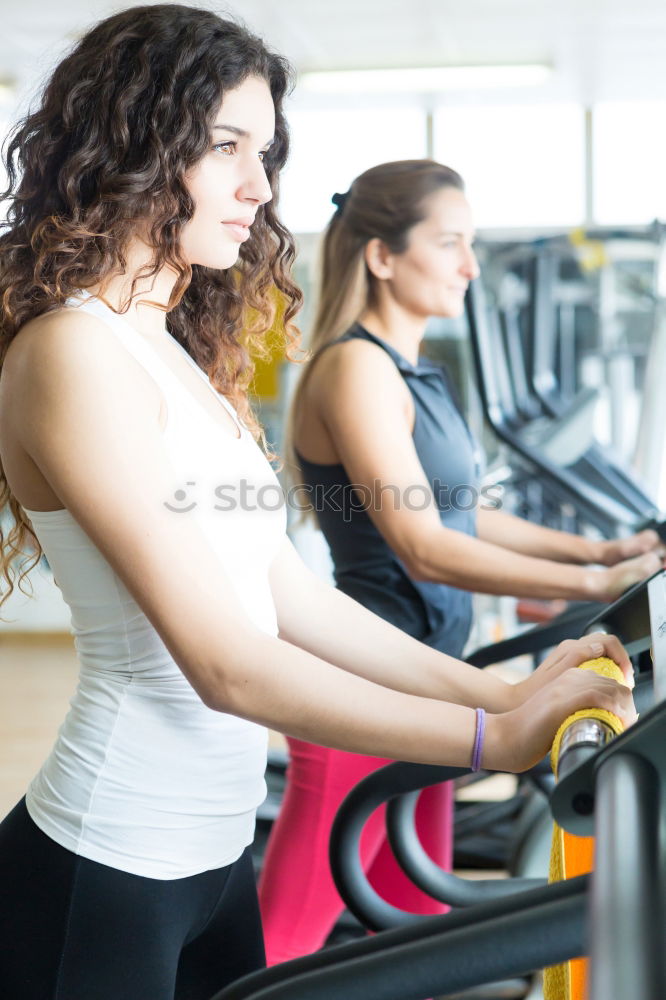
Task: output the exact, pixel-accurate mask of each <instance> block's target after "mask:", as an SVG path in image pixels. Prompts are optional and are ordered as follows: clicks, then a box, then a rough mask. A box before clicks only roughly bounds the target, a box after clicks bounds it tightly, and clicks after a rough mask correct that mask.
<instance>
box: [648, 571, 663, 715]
mask: <svg viewBox="0 0 666 1000" xmlns="http://www.w3.org/2000/svg"><path fill="white" fill-rule="evenodd" d="M648 600H649V603H650V631H651V635H652V669H653V679H654V701H655V704H658V703H659V702H662V701H666V571H663V572H661V573H659V574H657V575H656V576H653V577H652V579H651V580H650V581H649V583H648Z"/></svg>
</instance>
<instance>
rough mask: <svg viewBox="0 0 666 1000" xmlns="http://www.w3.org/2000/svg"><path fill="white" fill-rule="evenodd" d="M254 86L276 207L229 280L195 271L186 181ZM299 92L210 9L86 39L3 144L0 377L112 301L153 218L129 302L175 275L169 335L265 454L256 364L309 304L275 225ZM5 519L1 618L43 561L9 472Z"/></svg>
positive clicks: (263, 51)
mask: <svg viewBox="0 0 666 1000" xmlns="http://www.w3.org/2000/svg"><path fill="white" fill-rule="evenodd" d="M250 76H258V77H260V78H262V79H264V80H265V81H266V82H267V84H268V86H269V88H270V91H271V94H272V97H273V101H274V105H275V120H276V126H275V139H274V142H273V144H272V145H271V147H270V151H269V153H268V154H267V156H266V157H265V160H264V163H265V169H266V174H267V177H268V180H269V182H270V186H271V189H272V193H273V199H272V201H270V202H268V203H267V204H265V205H263V206H261V207H260V208H259V211H258V213H257V215H256V221H255V223H254V225H253V227H252V230H251V236H250V238H249V239H248V240H247V241H246V242H245V243H243V244H242V245H241V250H240V255H239V259H238V262H237V264H236V265H235V266H234V267H232V268H230V269H229V270H226V271H218V270H213V269H211V268H206V267H202V266H199V265H194V266H190V265H189V264H188V263H187V261H186V260H185V259H184V258H183V256H182V254H181V250H180V236H181V233H182V230H183V226H184V225H185V224H186V223H187V222H188V221H189V219H191V217H192V215H193V213H194V207H195V206H194V203H193V201H192V198H191V197H190V195H189V193H188V191H187V188H186V185H185V181H184V177H185V174H186V172H187V171H188V170H189V169H190V168H191V167H192V166H193V164H195V163H196V162H197V161H198V160H199V159H200V158H201V157H202V156H203V155H204V154H205V153H206V152H207V151H208V149H209V148H210V139H211V126H212V124H213V116H214V115H215V113H216V111H217V110H218V108H219V105H220V102H221V101H222V98H223V96H224V94H225V92H227V91H229V90H233V89H234V88H236V87H238V86H239V85H240V84H241V83H242V82H243V81H244V80H245V79H247V78H248V77H250ZM291 82H292V74H291V69H290V67H289V64H288V63H287V62H286V61H285V60H284V59H283V58H282V57H280V56H278V55H276V54H275V53H273V52H271V51H270V50H269V49H268V48H267V47H266V46H265V45H264V43H263V42H262V40H261V39H259V38H258V37H256V36H255V35H253V34H251V33H250V32H249V31H248V30H247V29H246V28H245V27H243V26H242V25H240V24H238V23H236V22H233V21H229V20H223V19H222V18H220V17H218V16H217V15H215V14H213V13H212V12H210V11H208V10H202V9H199V8H194V7H187V6H183V5H180V4H159V5H155V6H145V7H133V8H131V9H128V10H124V11H122V12H120V13H118V14H115V15H114V16H112V17H109V18H107V19H106V20H104V21H102V22H100V23H99V24H97V25H96V26H95V27H94V28H92V29H91V30H90V31H89V32H87V33H86V34H85V35H84V37H83V38H82V39H81V40H80V41H79V42H78V44H77V45H76V47H75V48H74V49H73V51H72V52H71V53H70V54H69V55H68V56H67V57H66V58H65V59H63V60H62V62H60V64H59V65H58V66H57V67H56V69H55V71H54V72H53V74H52V75H51V77H50V79H49V80H48V82H47V83H46V85H45V87H44V90H43V94H42V96H41V102H40V106H39V107H38V108H37V110H34V111H32V112H30V113H29V114H28V115H26V117H24V118H23V119H22V120H20V121H19V122H18V123H17V124H16V125H15V126H14V128H13V129H12V131H11V132H10V134H9V136H8V138H7V141H6V147H5V150H4V161H5V165H6V169H7V173H8V178H9V186H8V189H7V191H5V192H4V194H2V195H0V197H2V198H5V199H8V201H9V209H8V214H7V221H6V223H4V224H3V226H2V232H0V369H1V366H2V362H3V361H4V357H5V354H6V351H7V348H8V346H9V344H10V343H11V341H12V339H13V338H14V337H15V336H16V333H17V332H18V330H19V329H20V328H21V327H22V326H23V325H24V324H25V323H26V322H27V321H28V320H30V319H32V318H34V317H35V316H39V315H41V314H43V313H47V312H50V311H51V310H54V309H58V308H60V307H62V305H63V304H64V303H65V301H66V299H67V298H68V297H69V296H70V295H71V294H72V293H73V292H75V291H77V290H79V289H85V288H90V287H92V286H96V285H100V284H101V286H102V287H104V282H105V279H108V278H109V277H110V276H111V275H112V274H114V273H118V272H119V271H123V270H124V269H125V266H126V259H125V252H126V250H127V247H128V245H129V241H130V238H131V237H132V235H133V234H134V233H135V231H136V227H137V223H138V222H139V221H140V220H146V219H148V221H149V223H150V240H151V242H152V247H153V262H152V264H151V265H150V266H149V267H146V268H144V269H143V270H142V271H141V272H140V273H139V274H138V275H137V276H136V278H135V280H134V282H133V285H132V289H131V293H130V299H131V294H133V293H134V291H135V286H136V282H137V281H138V280H140V279H143V278H146V277H151V276H152V275H155V274H157V272H158V271H159V270H160V269H161V268H162V267H163V266H164V265H169V266H171V267H173V268H174V269H175V271H176V272H177V273H178V278H177V281H176V283H175V286H174V289H173V292H172V295H171V299H170V301H169V303H168V306H167V309H168V313H167V329H168V330H169V332H170V333H171V334H172V335H173V336H174V338H175V339H176V340H178V341H179V343H180V344H182V346H183V347H185V349H186V350H187V351H188V352H189V353H190V355H191V356H192V357H193V358H194V360H195V361H196V362H197V363H198V364H199V365H200V366H201V367H202V368H203V369H204V371H206V372H207V373H208V375H209V377H210V379H211V382H212V383H213V385H214V386H215V388H216V389H218V390H219V391H220V392H222V393H224V394H225V395H227V396H228V397H229V398H230V399H231V400H232V401H233V402H234V404H235V405H236V407H237V408H238V411H239V413H240V415H241V417H242V418H243V419H244V421H245V423H246V424H247V425H248V427H249V428H250V429H251V431H252V432H253V434H254V436H255V437H256V438H257V439H258V440H260V441H261V442H262V443H263V444H264V445H265V440H264V438H263V433H262V431H261V428H260V426H259V424H258V421H257V419H256V417H255V416H254V414H253V412H252V407H251V404H250V401H249V399H248V389H249V387H250V385H251V381H252V376H253V371H254V365H253V358H261V357H264V356H265V354H266V346H265V341H266V336H265V335H266V332H267V331H268V330H269V329H271V327H274V326H275V325H276V323H277V325H278V326H279V329H280V334H281V336H282V339H283V346H284V348H285V349H286V350H287V352H288V354H291V351H292V349H293V347H294V346H295V344H296V342H297V331H296V329H295V327H294V325H293V322H292V321H293V317H294V316H295V314H296V312H297V311H298V308H299V307H300V304H301V293H300V291H299V290H298V288H297V287H296V285H295V284H294V283H293V282H292V280H291V278H290V270H291V265H292V262H293V259H294V255H295V249H294V242H293V239H292V237H291V235H290V233H289V232H288V231H287V230H286V229H285V228H284V226H283V225H282V224H281V223H280V221H279V219H278V217H277V214H276V204H277V195H278V177H279V172H280V169H281V167H282V166H283V165H284V163H285V161H286V158H287V153H288V146H289V137H288V130H287V124H286V121H285V118H284V112H283V101H284V98H285V96H286V94H287V93H288V91H289V90H290V87H291ZM130 299H128V301H127V305H126V306H124V308H129V305H130ZM276 315H277V316H278V319H277V320H276ZM0 508H1V509H2V511H3V512H6V511H7V509H9V511H10V513H11V515H12V516H13V522H14V523H13V524H12V526H11V530H9V532H8V534H7V535H6V536H5V535H4V534H3V531H2V525H1V524H0V572H2V574H3V575H4V579H5V580H6V581H7V582H8V584H9V591H8V592H7V593H6V594H5V595H4V597H3V598H2V601H0V605H1V604H2V603H4V601H5V600H6V599H7V598H8V597H9V595H10V594H11V592H12V591H13V589H14V583H13V576H12V562H13V560H14V558H15V556H17V555H20V554H25V553H26V550H30V554H31V555H32V554H34V553H35V552H36V554H35V555H34V558H33V560H32V561H31V562H30V564H29V566H28V567H27V569H26V570H25V572H24V573H23V574H22V575H21V576H20V579H19V588H20V584H21V581H22V580H23V578H24V577H25V576H26V575H27V574H28V573H29V572H30V570H31V569H32V568H33V566H34V565H36V563H37V562H38V561H39V559H40V558H41V555H42V549H41V546H40V545H39V542H38V540H37V539H36V538H35V536H34V534H33V533H32V531H31V525H30V523H29V521H28V520H27V519H26V515H25V514H24V512H23V510H22V508H21V506H20V505H19V503H18V502H17V500H16V499H15V497H14V496H13V495H12V493H11V491H10V489H9V486H8V483H7V479H6V476H5V474H4V470H3V469H2V466H1V465H0ZM35 546H36V548H35ZM20 589H22V588H20Z"/></svg>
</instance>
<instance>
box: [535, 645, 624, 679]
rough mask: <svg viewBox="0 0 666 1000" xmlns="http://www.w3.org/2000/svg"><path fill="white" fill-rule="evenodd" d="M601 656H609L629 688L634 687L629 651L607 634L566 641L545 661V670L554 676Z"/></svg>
mask: <svg viewBox="0 0 666 1000" xmlns="http://www.w3.org/2000/svg"><path fill="white" fill-rule="evenodd" d="M600 656H607V657H608V659H610V660H613V661H614V662H615V663H617V665H618V667H619V668H620V670H621V671H622V673H623V674H624V677H625V680H626V682H627V684H628V685H629V687H633V686H634V671H633V667H632V664H631V660H630V659H629V656H628V655H627V651H626V650H625V648H624V646H623V645H622V643H621V642H620V640H619V639H618V638H617V636H615V635H608V634H607V633H605V632H593V633H591V634H590V635H586V636H583V637H582V638H581V639H565V640H564V642H561V643H560V644H559V646H557V648H556V649H555V650H554V651H553V652H552V653H551V654H550V656H549V657H548V658H547V659H546V660H544V662H543V668H544V669H545V670H546V671H547V672H548V673H549V674H553V676H554V675H556V674H560V673H562V672H563V671H565V670H568V669H569V668H570V667H578V666H580V664H581V663H584V662H585V661H586V660H596V659H598V658H599V657H600Z"/></svg>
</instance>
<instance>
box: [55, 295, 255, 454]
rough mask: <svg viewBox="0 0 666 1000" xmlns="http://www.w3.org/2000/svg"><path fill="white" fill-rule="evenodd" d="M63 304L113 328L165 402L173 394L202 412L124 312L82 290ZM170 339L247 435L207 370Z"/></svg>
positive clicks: (180, 345) (242, 433) (241, 431)
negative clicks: (126, 317) (118, 311)
mask: <svg viewBox="0 0 666 1000" xmlns="http://www.w3.org/2000/svg"><path fill="white" fill-rule="evenodd" d="M66 305H67V307H68V308H75V309H80V310H82V311H83V312H86V313H90V314H91V315H93V316H96V317H97V318H98V319H101V320H102V321H103V322H104V323H106V324H107V326H109V327H110V328H111V329H112V330H113V332H114V333H115V335H116V336H117V337H118V339H119V340H120V341H121V342H122V344H123V346H124V347H125V348H126V349H127V350H128V351H129V353H130V354H131V355H132V357H133V358H134V359H135V360H136V361H137V362H138V363H139V364H140V365H141V366H142V368H144V369H145V370H146V371H147V372H148V374H149V375H150V377H151V378H152V379H153V381H154V382H155V383H156V385H157V386H158V387H159V389H160V390H161V391H162V393H163V394H164V397H165V399H166V401H167V404H169V403H171V402H173V400H174V397H176V398H177V400H178V402H179V403H181V404H182V403H185V405H186V406H187V407H188V409H189V410H190V411H194V412H195V413H197V414H199V413H200V412H202V411H200V409H199V404H198V402H197V401H196V400H195V399H194V398H193V396H192V394H191V393H190V392H189V391H188V390H187V388H186V387H185V386H184V385H183V383H182V382H181V381H180V379H179V378H178V377H177V376H176V374H175V373H174V372H173V371H172V370H171V368H170V367H169V366H168V365H167V364H166V362H165V361H163V359H162V358H161V357H160V355H159V354H158V352H157V351H156V350H155V349H154V348H153V347H152V346H151V345H150V344H149V343H147V341H146V340H144V338H143V337H142V336H141V334H139V333H138V332H137V330H135V329H134V327H133V326H132V325H131V323H129V321H128V320H127V319H125V317H124V316H123V315H121V314H120V313H117V312H115V311H114V310H113V309H112V308H111V307H110V306H108V305H107V304H106V303H105V302H103V301H102V299H98V298H96V297H95V296H93V295H90V294H89V293H88V292H85V291H81V292H77V293H76V294H75V295H74V296H71V297H70V298H69V299H67V302H66ZM165 332H166V330H165ZM172 339H173V341H174V343H175V344H176V346H177V348H178V349H179V350H180V351H181V353H182V354H183V355H184V356H185V359H186V360H187V362H188V363H189V364H190V365H191V366H192V367H193V368H194V369H195V371H196V372H197V374H198V375H199V376H200V377H201V378H202V379H203V380H204V381H205V382H206V383H207V385H208V388H209V391H211V392H214V393H215V395H216V396H217V398H218V400H219V402H220V403H221V404H222V406H223V407H224V409H226V410H227V412H228V413H229V415H230V417H231V418H232V420H233V421H234V424H235V425H236V428H237V430H238V431H239V432H240V435H241V437H243V436H245V435H246V434H248V433H249V432H248V431H247V428H246V427H245V426H244V425H243V424H242V423H241V421H240V418H239V416H238V414H237V413H236V410H235V408H234V407H233V406H232V405H231V403H230V402H229V400H228V399H227V398H226V397H225V396H224V395H223V394H222V393H221V392H219V391H218V390H217V389H215V387H214V386H213V384H212V383H211V381H210V379H209V378H208V376H207V375H206V373H205V372H204V371H202V369H201V368H200V367H199V365H198V364H197V363H196V361H195V360H194V358H192V357H191V356H190V355H189V354H188V352H187V351H186V350H185V348H184V347H183V346H182V344H179V343H178V341H177V340H176V339H175V338H172ZM208 416H209V415H208ZM209 419H210V418H209Z"/></svg>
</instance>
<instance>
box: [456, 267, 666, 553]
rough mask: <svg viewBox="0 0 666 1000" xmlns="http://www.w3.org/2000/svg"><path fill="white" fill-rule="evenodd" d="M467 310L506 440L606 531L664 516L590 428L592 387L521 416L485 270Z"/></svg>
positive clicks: (488, 396) (493, 415) (489, 410)
mask: <svg viewBox="0 0 666 1000" xmlns="http://www.w3.org/2000/svg"><path fill="white" fill-rule="evenodd" d="M466 311H467V320H468V325H469V329H470V337H471V346H472V355H473V358H474V364H475V369H476V374H477V382H478V387H479V392H480V396H481V401H482V404H483V409H484V413H485V416H486V419H487V421H488V423H489V424H490V427H491V428H492V430H493V431H494V433H495V434H496V436H497V437H498V438H499V439H500V441H502V442H504V443H505V444H506V445H508V446H509V448H510V449H511V451H512V452H513V453H514V454H515V455H516V456H518V457H519V459H520V460H522V462H523V463H524V464H526V466H527V468H528V470H529V471H530V472H531V474H532V475H537V476H539V477H541V478H542V480H544V479H545V481H546V482H547V484H548V486H549V489H550V491H551V492H552V494H553V495H554V496H555V497H556V498H557V500H558V501H559V502H562V503H564V502H573V503H574V505H575V507H576V510H577V512H578V513H579V515H580V516H582V517H583V518H584V519H586V520H587V521H588V523H590V524H591V525H594V526H595V527H596V528H598V529H599V530H600V531H601V533H602V534H603V535H605V536H606V537H612V536H614V535H617V534H621V533H623V532H628V531H635V530H638V529H639V528H640V527H645V526H647V525H648V524H652V525H654V524H656V523H657V522H660V521H661V515H660V514H659V511H658V510H657V507H656V504H655V503H654V501H652V500H650V499H649V498H647V497H641V496H637V495H636V491H634V490H629V489H627V490H626V491H623V490H622V489H621V486H620V484H619V483H618V476H617V475H616V474H615V473H613V472H612V470H613V467H614V459H613V457H612V456H611V455H610V453H608V454H606V453H605V452H604V450H603V449H602V448H601V446H600V445H598V443H597V442H595V439H594V436H593V434H592V419H591V399H590V397H589V395H588V394H584V395H583V396H582V397H577V398H576V399H575V400H574V402H573V403H572V404H571V405H570V407H569V408H568V410H567V411H566V413H563V414H561V415H560V416H558V417H557V418H555V417H553V416H549V415H546V414H544V415H542V416H538V417H536V418H534V419H532V420H530V421H525V420H524V419H523V417H521V414H520V412H519V410H518V407H517V404H516V399H515V395H514V390H513V387H512V384H511V374H510V370H509V366H508V363H507V357H506V354H505V351H504V348H503V345H502V342H501V331H500V327H499V317H498V313H497V310H496V309H492V308H490V307H489V306H488V304H487V302H486V298H485V294H484V289H483V286H482V284H481V279H480V278H477V279H475V280H474V281H473V282H471V284H470V286H469V289H468V291H467V296H466ZM591 470H594V475H592V472H591Z"/></svg>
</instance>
